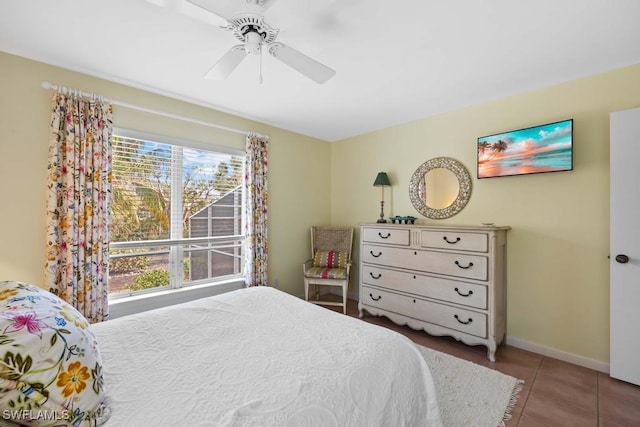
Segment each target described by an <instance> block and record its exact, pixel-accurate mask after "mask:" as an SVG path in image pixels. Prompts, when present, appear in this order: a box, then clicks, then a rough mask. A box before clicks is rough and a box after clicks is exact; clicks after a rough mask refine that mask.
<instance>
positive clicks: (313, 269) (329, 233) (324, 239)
mask: <svg viewBox="0 0 640 427" xmlns="http://www.w3.org/2000/svg"><path fill="white" fill-rule="evenodd" d="M352 247H353V228H352V227H318V226H313V227H311V256H312V258H311V259H309V260H307V261H305V263H304V264H303V265H302V270H303V272H304V299H305V300H307V301H309V302H311V303H313V304H321V305H332V306H338V307H340V306H341V307H342V311H343V313H344V314H347V289H348V287H349V270H350V268H351V249H352ZM309 285H316V295H318V294H319V292H318V291H317V289H318V288H317V286H340V287H341V288H342V302H334V301H321V300H320V299H319V298H318V297H316V299H315V300H311V301H310V300H309Z"/></svg>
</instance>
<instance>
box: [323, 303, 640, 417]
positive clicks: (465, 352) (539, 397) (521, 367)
mask: <svg viewBox="0 0 640 427" xmlns="http://www.w3.org/2000/svg"><path fill="white" fill-rule="evenodd" d="M357 304H358V303H357V301H355V300H349V303H348V304H347V315H349V316H353V317H358V308H357ZM331 309H333V308H331ZM337 311H341V308H339V309H337ZM363 320H364V321H366V322H369V323H373V324H376V325H380V326H384V327H387V328H390V329H393V330H395V331H397V332H399V333H401V334H403V335H405V336H407V337H408V338H410V339H411V340H413V341H414V342H416V343H417V344H420V345H424V346H426V347H429V348H432V349H434V350H438V351H442V352H444V353H448V354H451V355H453V356H456V357H460V358H462V359H465V360H468V361H470V362H473V363H477V364H480V365H483V366H487V367H489V368H492V369H496V370H498V371H500V372H503V373H505V374H508V375H511V376H514V377H516V378H520V379H522V380H524V389H523V390H522V392H521V393H520V397H519V399H518V403H517V405H516V406H515V408H514V409H513V411H512V418H511V420H510V421H508V422H507V423H506V425H507V426H508V427H509V426H521V427H540V426H562V427H572V426H576V427H585V426H602V427H620V426H625V427H636V426H638V427H640V387H638V386H635V385H631V384H629V383H625V382H623V381H618V380H615V379H612V378H611V377H609V375H607V374H604V373H602V372H598V371H594V370H592V369H587V368H584V367H582V366H577V365H573V364H571V363H566V362H563V361H561V360H557V359H553V358H551V357H546V356H542V355H539V354H536V353H532V352H530V351H526V350H521V349H519V348H516V347H511V346H508V345H503V346H500V347H499V348H498V351H497V353H496V362H495V363H492V362H490V361H489V360H488V359H487V358H486V354H487V352H486V347H484V346H467V345H465V344H462V343H460V342H458V341H456V340H455V339H453V338H450V337H435V336H431V335H428V334H426V333H425V332H420V331H415V330H413V329H411V328H409V327H407V326H398V325H396V324H394V323H393V322H391V321H390V320H389V319H387V318H385V317H375V316H368V315H367V316H365V317H364V319H363ZM639 362H640V361H639Z"/></svg>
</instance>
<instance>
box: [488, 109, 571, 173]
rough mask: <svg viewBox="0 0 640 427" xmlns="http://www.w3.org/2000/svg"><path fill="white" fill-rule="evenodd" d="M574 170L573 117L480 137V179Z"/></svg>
mask: <svg viewBox="0 0 640 427" xmlns="http://www.w3.org/2000/svg"><path fill="white" fill-rule="evenodd" d="M570 170H573V119H568V120H563V121H561V122H554V123H548V124H545V125H539V126H534V127H530V128H525V129H519V130H512V131H508V132H503V133H498V134H495V135H488V136H482V137H480V138H478V179H481V178H493V177H498V176H512V175H528V174H533V173H544V172H560V171H570Z"/></svg>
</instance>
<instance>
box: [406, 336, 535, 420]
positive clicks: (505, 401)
mask: <svg viewBox="0 0 640 427" xmlns="http://www.w3.org/2000/svg"><path fill="white" fill-rule="evenodd" d="M417 347H418V350H420V353H422V355H423V356H424V358H425V360H426V361H427V364H428V365H429V367H430V368H431V374H432V375H433V379H434V382H435V385H436V390H438V403H439V405H440V415H441V417H442V422H443V424H444V426H445V427H462V426H464V427H467V426H469V427H471V426H473V427H496V426H503V425H504V421H506V420H509V419H510V418H511V409H512V408H513V406H514V405H515V404H516V401H517V400H518V393H519V392H520V391H521V390H522V384H523V381H522V380H518V379H517V378H514V377H511V376H509V375H505V374H503V373H501V372H498V371H494V370H493V369H489V368H486V367H484V366H480V365H476V364H475V363H471V362H468V361H466V360H462V359H459V358H457V357H453V356H450V355H448V354H445V353H442V352H439V351H435V350H432V349H429V348H426V347H423V346H420V345H417Z"/></svg>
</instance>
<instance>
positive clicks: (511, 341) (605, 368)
mask: <svg viewBox="0 0 640 427" xmlns="http://www.w3.org/2000/svg"><path fill="white" fill-rule="evenodd" d="M505 341H506V343H507V344H508V345H510V346H512V347H517V348H521V349H523V350H527V351H531V352H533V353H537V354H541V355H543V356H548V357H553V358H554V359H558V360H562V361H564V362H568V363H573V364H574V365H579V366H583V367H585V368H589V369H594V370H596V371H600V372H604V373H605V374H608V373H609V364H608V363H607V362H602V361H600V360H594V359H589V358H588V357H584V356H580V355H579V354H574V353H568V352H566V351H562V350H558V349H556V348H552V347H547V346H544V345H541V344H536V343H532V342H529V341H525V340H522V339H520V338H515V337H512V336H507V338H506V340H505Z"/></svg>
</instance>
